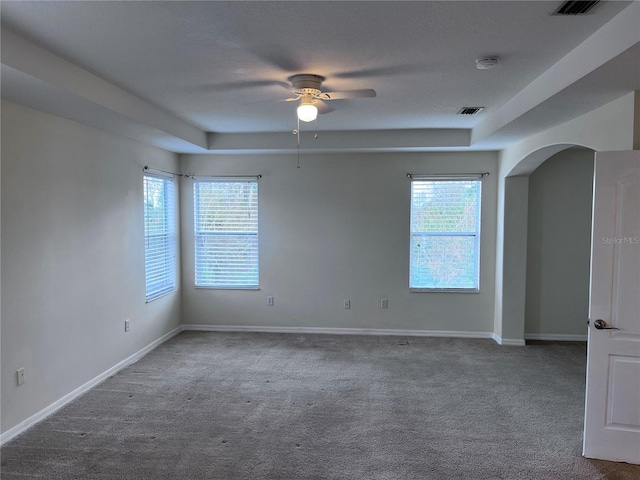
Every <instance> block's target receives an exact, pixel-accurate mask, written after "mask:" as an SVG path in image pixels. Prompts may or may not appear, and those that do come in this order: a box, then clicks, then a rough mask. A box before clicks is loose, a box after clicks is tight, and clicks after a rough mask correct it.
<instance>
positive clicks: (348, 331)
mask: <svg viewBox="0 0 640 480" xmlns="http://www.w3.org/2000/svg"><path fill="white" fill-rule="evenodd" d="M182 328H183V330H185V331H189V330H192V331H201V332H255V333H298V334H306V333H308V334H325V335H326V334H330V335H394V336H398V335H401V336H407V337H458V338H491V332H464V331H462V332H461V331H454V330H451V331H449V330H400V329H394V328H323V327H264V326H257V325H256V326H254V325H246V326H245V325H196V324H183V325H182Z"/></svg>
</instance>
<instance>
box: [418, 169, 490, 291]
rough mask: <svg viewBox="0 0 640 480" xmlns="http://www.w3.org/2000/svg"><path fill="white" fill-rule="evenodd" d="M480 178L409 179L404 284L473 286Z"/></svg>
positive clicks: (476, 273)
mask: <svg viewBox="0 0 640 480" xmlns="http://www.w3.org/2000/svg"><path fill="white" fill-rule="evenodd" d="M481 190H482V182H481V181H480V180H474V179H462V180H444V179H442V178H437V179H435V178H434V179H432V180H413V181H412V182H411V245H410V268H409V287H410V288H412V289H418V290H419V289H425V290H430V289H434V290H437V289H442V290H456V289H461V290H477V289H478V286H479V263H480V204H481Z"/></svg>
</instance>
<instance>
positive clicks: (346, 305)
mask: <svg viewBox="0 0 640 480" xmlns="http://www.w3.org/2000/svg"><path fill="white" fill-rule="evenodd" d="M342 305H343V307H344V308H345V309H346V310H349V309H350V308H351V300H349V299H348V298H345V299H344V300H343V302H342Z"/></svg>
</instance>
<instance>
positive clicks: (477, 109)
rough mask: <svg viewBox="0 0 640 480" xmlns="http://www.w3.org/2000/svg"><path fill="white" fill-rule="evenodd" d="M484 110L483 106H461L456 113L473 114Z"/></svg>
mask: <svg viewBox="0 0 640 480" xmlns="http://www.w3.org/2000/svg"><path fill="white" fill-rule="evenodd" d="M482 110H484V107H462V108H461V109H460V111H459V112H458V115H475V114H476V113H480V112H481V111H482Z"/></svg>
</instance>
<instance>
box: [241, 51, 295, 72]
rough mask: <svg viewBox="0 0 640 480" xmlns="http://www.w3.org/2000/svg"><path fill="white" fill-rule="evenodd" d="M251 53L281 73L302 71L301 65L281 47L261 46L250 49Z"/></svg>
mask: <svg viewBox="0 0 640 480" xmlns="http://www.w3.org/2000/svg"><path fill="white" fill-rule="evenodd" d="M251 52H252V53H253V54H254V55H256V56H257V57H258V58H260V59H261V60H262V61H264V62H266V63H268V64H269V65H271V66H274V67H276V68H277V69H279V70H281V71H283V72H298V71H301V70H304V66H303V65H302V63H301V62H300V61H299V60H298V59H297V58H296V57H295V56H294V55H293V54H291V52H289V51H287V49H286V48H285V47H284V46H282V45H262V46H260V47H256V48H252V49H251Z"/></svg>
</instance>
